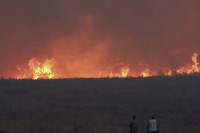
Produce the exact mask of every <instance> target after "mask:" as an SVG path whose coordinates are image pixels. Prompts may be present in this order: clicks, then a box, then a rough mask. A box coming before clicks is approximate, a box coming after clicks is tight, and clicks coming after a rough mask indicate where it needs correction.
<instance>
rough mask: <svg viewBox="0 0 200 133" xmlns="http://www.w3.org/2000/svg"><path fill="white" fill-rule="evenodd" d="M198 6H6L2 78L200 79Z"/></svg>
mask: <svg viewBox="0 0 200 133" xmlns="http://www.w3.org/2000/svg"><path fill="white" fill-rule="evenodd" d="M198 5H200V3H199V1H197V0H190V1H188V0H183V1H174V0H155V1H153V2H152V1H146V0H134V1H130V0H127V1H122V0H117V1H114V2H113V0H97V1H92V0H85V2H80V3H79V2H77V1H73V0H67V1H64V0H58V1H54V0H52V1H47V0H44V1H34V0H31V1H20V2H18V1H15V0H11V1H0V6H1V7H0V8H1V9H2V11H1V14H0V16H1V20H2V21H1V22H0V29H1V33H0V61H1V69H0V76H1V77H2V78H6V79H8V78H15V79H34V80H36V79H61V78H104V77H109V78H111V77H118V78H125V77H151V76H173V75H191V74H192V75H193V74H195V73H199V72H200V71H199V59H198V57H199V56H198V55H199V53H200V45H199V44H200V39H199V38H200V37H199V35H200V25H199V22H200V17H199V12H200V8H199V7H198Z"/></svg>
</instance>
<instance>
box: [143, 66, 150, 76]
mask: <svg viewBox="0 0 200 133" xmlns="http://www.w3.org/2000/svg"><path fill="white" fill-rule="evenodd" d="M141 76H142V77H150V76H151V75H150V71H149V69H148V68H147V69H145V70H144V71H143V72H142V73H141Z"/></svg>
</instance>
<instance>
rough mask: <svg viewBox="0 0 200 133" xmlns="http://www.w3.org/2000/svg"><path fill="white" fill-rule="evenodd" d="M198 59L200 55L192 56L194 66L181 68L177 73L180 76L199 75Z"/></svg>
mask: <svg viewBox="0 0 200 133" xmlns="http://www.w3.org/2000/svg"><path fill="white" fill-rule="evenodd" d="M197 58H198V54H197V53H194V54H193V56H192V62H193V65H192V66H186V67H181V68H179V69H178V70H177V71H176V72H177V73H178V74H184V73H186V74H192V73H199V72H200V68H199V63H198V61H197Z"/></svg>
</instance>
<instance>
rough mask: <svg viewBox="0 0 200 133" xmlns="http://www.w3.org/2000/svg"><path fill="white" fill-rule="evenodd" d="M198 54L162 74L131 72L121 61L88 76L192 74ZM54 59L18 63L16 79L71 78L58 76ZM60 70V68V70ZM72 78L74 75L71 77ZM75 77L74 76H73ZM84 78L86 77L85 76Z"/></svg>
mask: <svg viewBox="0 0 200 133" xmlns="http://www.w3.org/2000/svg"><path fill="white" fill-rule="evenodd" d="M197 58H198V54H197V53H194V54H193V56H192V58H191V59H192V62H193V64H191V65H186V66H182V67H180V68H178V69H176V70H172V69H170V68H167V69H165V70H163V71H162V74H158V73H157V72H153V71H151V70H150V68H145V69H143V70H142V71H141V72H140V73H139V74H136V73H133V72H131V68H130V67H128V65H125V64H124V63H123V62H121V63H118V64H115V65H113V66H112V67H110V68H109V69H105V70H104V71H99V74H97V73H95V74H94V76H91V77H89V78H103V77H109V78H113V77H118V78H125V77H151V76H160V75H163V76H173V75H177V74H178V75H183V74H188V75H189V74H194V73H199V72H200V67H199V62H198V59H197ZM55 64H56V61H55V59H46V60H45V61H44V62H43V63H41V62H39V61H38V60H37V59H36V58H34V57H33V58H32V59H30V60H29V62H28V65H27V66H24V65H19V66H17V69H18V71H19V74H18V75H17V76H16V78H17V79H34V80H37V79H52V78H71V77H68V76H67V75H66V76H64V77H58V76H57V75H59V73H57V72H56V71H55V67H56V66H55ZM60 71H61V72H62V70H60ZM73 78H74V77H73ZM75 78H76V77H75ZM85 78H88V77H87V76H86V77H85Z"/></svg>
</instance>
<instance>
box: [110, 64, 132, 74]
mask: <svg viewBox="0 0 200 133" xmlns="http://www.w3.org/2000/svg"><path fill="white" fill-rule="evenodd" d="M117 67H121V68H120V70H119V72H111V73H110V75H109V77H110V78H113V77H118V78H125V77H127V75H128V74H129V72H130V68H129V67H127V66H125V65H124V63H122V62H121V63H119V64H115V65H114V66H113V68H112V69H115V68H117Z"/></svg>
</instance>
